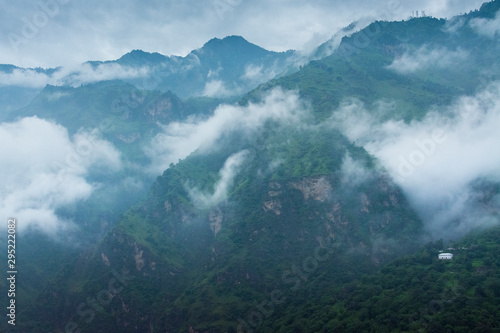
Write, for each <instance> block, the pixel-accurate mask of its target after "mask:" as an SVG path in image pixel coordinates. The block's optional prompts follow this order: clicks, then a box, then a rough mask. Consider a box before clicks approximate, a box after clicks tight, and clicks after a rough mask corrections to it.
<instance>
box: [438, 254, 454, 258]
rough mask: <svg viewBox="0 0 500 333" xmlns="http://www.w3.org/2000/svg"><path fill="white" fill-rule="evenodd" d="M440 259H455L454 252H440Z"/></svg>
mask: <svg viewBox="0 0 500 333" xmlns="http://www.w3.org/2000/svg"><path fill="white" fill-rule="evenodd" d="M439 259H441V260H443V259H444V260H451V259H453V253H440V254H439Z"/></svg>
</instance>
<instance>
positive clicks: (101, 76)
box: [0, 63, 149, 88]
mask: <svg viewBox="0 0 500 333" xmlns="http://www.w3.org/2000/svg"><path fill="white" fill-rule="evenodd" d="M148 73H149V69H147V68H132V67H127V66H121V65H118V64H113V63H108V64H99V65H97V66H91V65H90V64H82V65H79V66H75V67H71V68H64V67H59V68H57V69H56V70H55V72H53V73H50V74H48V73H45V72H41V71H37V70H35V69H23V68H16V69H14V70H13V71H12V73H3V72H0V87H1V86H21V87H30V88H43V87H45V85H47V84H51V85H69V86H73V87H78V86H80V85H82V84H86V83H92V82H98V81H104V80H119V79H133V78H141V77H144V78H145V77H146V76H147V75H148Z"/></svg>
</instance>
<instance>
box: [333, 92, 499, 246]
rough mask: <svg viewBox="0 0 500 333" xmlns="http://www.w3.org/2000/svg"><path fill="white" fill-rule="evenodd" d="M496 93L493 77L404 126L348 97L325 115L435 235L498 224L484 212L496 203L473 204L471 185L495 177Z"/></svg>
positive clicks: (476, 191) (478, 190) (477, 195)
mask: <svg viewBox="0 0 500 333" xmlns="http://www.w3.org/2000/svg"><path fill="white" fill-rule="evenodd" d="M499 96H500V84H499V83H493V84H491V85H490V86H489V87H488V88H487V89H485V90H484V91H482V92H480V93H478V94H476V95H475V96H464V97H462V98H459V99H457V100H456V102H455V103H454V104H453V105H451V106H449V107H446V108H443V109H439V110H438V109H436V110H433V111H430V112H429V113H428V115H427V116H426V117H425V118H424V119H423V120H421V121H412V122H411V123H409V124H408V123H404V122H403V121H395V120H390V121H382V120H381V119H382V118H381V117H382V116H383V110H376V112H369V111H367V110H366V109H365V108H364V106H363V104H362V103H359V102H351V103H349V104H348V105H345V106H344V107H343V109H342V110H341V111H340V112H338V113H336V114H334V116H333V118H332V120H333V123H334V124H335V125H334V126H336V127H338V128H339V129H341V130H342V131H343V132H344V133H345V134H346V135H347V136H348V137H349V139H350V140H352V141H354V142H356V143H357V144H358V145H361V146H363V147H364V148H365V149H366V150H367V151H368V152H369V153H371V154H373V155H374V156H376V157H377V158H378V160H379V161H380V162H381V163H382V164H383V166H384V167H385V168H386V169H387V170H388V172H389V173H390V174H391V175H392V177H393V179H394V180H395V181H396V183H398V184H399V185H400V186H401V187H402V189H403V190H404V191H405V192H406V194H407V195H408V198H409V199H410V201H411V203H412V204H413V206H414V207H415V208H416V209H417V211H418V212H419V213H420V215H421V217H422V218H423V220H424V222H425V223H426V227H427V229H428V230H429V231H430V232H432V233H433V234H434V235H435V236H437V237H449V236H450V235H452V234H453V232H456V233H458V234H463V233H464V232H466V231H468V230H470V229H472V228H473V227H476V226H484V225H489V224H491V223H498V215H497V216H496V217H495V215H492V214H491V213H489V211H490V210H491V209H493V210H495V209H498V207H496V208H495V207H493V208H492V207H489V208H488V209H483V208H484V207H483V208H481V206H482V205H479V204H478V200H481V198H482V197H483V196H484V195H485V192H484V186H483V187H482V186H477V183H478V182H480V183H481V182H483V183H485V184H491V183H493V184H494V183H498V182H500V154H498V142H500V131H498V124H500V98H499ZM380 107H381V108H388V107H390V106H389V105H382V104H381V106H380ZM496 202H497V203H498V200H497V201H496ZM491 203H495V200H491ZM447 228H450V229H449V230H447ZM455 235H457V234H455Z"/></svg>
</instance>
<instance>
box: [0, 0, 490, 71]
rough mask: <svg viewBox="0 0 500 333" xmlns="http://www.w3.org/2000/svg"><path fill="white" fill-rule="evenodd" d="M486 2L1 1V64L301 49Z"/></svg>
mask: <svg viewBox="0 0 500 333" xmlns="http://www.w3.org/2000/svg"><path fill="white" fill-rule="evenodd" d="M482 2H484V1H483V0H438V1H436V0H390V1H386V0H384V1H380V0H349V1H345V0H328V1H327V0H307V1H306V0H265V1H264V0H251V1H250V0H205V1H194V0H183V1H179V0H176V1H173V0H142V1H139V0H125V1H109V0H17V1H10V0H9V1H7V0H0V4H1V8H2V11H1V14H0V15H1V18H0V32H1V34H0V36H1V37H0V63H3V64H5V63H8V64H15V65H18V66H22V67H35V66H41V67H54V66H58V65H64V66H67V65H70V64H78V63H82V62H85V61H87V60H110V59H117V58H119V57H120V56H121V55H123V54H125V53H127V52H129V51H131V50H133V49H142V50H145V51H150V52H159V53H162V54H165V55H181V56H183V55H186V54H187V53H189V51H191V50H193V49H196V48H199V47H201V46H203V44H204V43H205V42H207V41H208V40H210V39H211V38H213V37H218V38H222V37H225V36H227V35H241V36H243V37H245V38H246V39H247V40H248V41H250V42H252V43H254V44H257V45H259V46H262V47H264V48H266V49H268V50H274V51H283V50H287V49H299V50H300V49H303V48H307V47H309V46H311V45H313V44H318V43H320V42H322V41H324V40H327V39H328V38H329V37H331V36H332V35H333V34H334V33H335V32H336V31H337V30H338V29H339V28H342V27H344V26H346V25H348V24H349V23H350V22H352V21H354V20H356V19H360V18H365V17H372V18H374V19H404V18H407V17H408V16H409V15H410V14H411V12H412V11H413V10H419V11H421V10H424V11H425V12H426V14H427V15H432V16H435V17H451V16H453V15H456V14H460V13H464V12H468V11H469V10H472V9H475V8H479V7H480V5H481V3H482Z"/></svg>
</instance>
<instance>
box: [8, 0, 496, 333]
mask: <svg viewBox="0 0 500 333" xmlns="http://www.w3.org/2000/svg"><path fill="white" fill-rule="evenodd" d="M499 6H500V1H493V2H490V3H486V4H484V5H483V6H482V7H481V8H480V9H479V10H477V11H473V12H471V13H468V14H465V15H460V16H457V17H454V18H451V19H449V20H445V19H436V18H432V17H416V18H411V19H408V20H405V21H399V22H385V21H376V22H373V23H371V24H369V25H367V26H366V27H365V28H363V29H362V30H360V31H357V32H354V30H355V28H353V27H350V28H349V29H347V30H346V31H344V32H345V33H346V36H345V37H343V38H342V39H341V41H340V42H339V44H338V47H334V49H332V50H327V49H328V47H330V46H331V45H333V44H332V41H330V42H328V43H330V44H328V45H327V44H325V45H323V46H320V47H319V49H318V52H317V53H316V54H315V56H318V55H320V54H329V55H328V56H326V57H324V58H320V59H317V60H314V61H311V62H309V63H307V64H304V65H300V67H299V68H298V70H297V71H296V72H293V70H291V71H290V72H286V75H278V76H277V74H279V73H282V72H283V70H284V69H286V68H295V67H294V66H292V67H289V65H290V61H291V60H292V59H294V58H293V57H294V56H295V54H294V52H286V53H274V52H268V51H266V50H264V49H262V48H260V47H258V46H255V45H252V44H250V43H248V42H246V41H245V40H244V39H243V38H241V37H235V36H233V37H227V38H224V39H222V40H220V39H213V40H211V41H209V42H207V43H206V44H205V45H204V46H203V47H202V48H200V49H198V50H195V51H193V52H191V53H190V54H189V55H187V56H186V57H165V56H162V55H160V54H157V53H147V52H143V51H138V50H136V51H133V52H131V53H128V54H127V55H125V56H123V57H122V58H120V59H118V60H116V61H111V62H89V63H86V65H85V66H89V67H90V68H91V69H92V71H93V73H97V72H99V71H101V72H103V71H104V69H105V68H107V69H108V70H111V72H113V71H114V69H117V68H118V69H123V68H128V69H127V71H126V72H125V74H126V75H122V76H121V77H120V79H121V81H116V80H107V79H106V80H99V82H96V83H91V84H86V85H81V86H80V85H78V86H77V87H74V86H72V85H62V86H54V85H48V86H46V87H45V88H44V89H43V91H42V92H41V93H40V94H39V95H38V96H36V97H35V98H34V99H33V100H32V102H31V103H30V104H29V105H27V106H26V107H23V108H21V109H18V110H15V111H13V112H11V113H10V114H9V116H8V117H9V118H8V119H9V121H10V122H11V123H9V124H11V125H10V126H11V127H9V126H6V127H5V129H3V130H4V131H6V132H8V133H13V132H14V131H15V133H25V132H26V133H31V134H32V135H34V136H35V138H37V137H38V136H37V133H38V132H43V133H50V137H49V138H50V140H46V141H47V142H48V143H47V144H50V145H51V146H53V147H55V148H58V149H59V150H63V151H64V149H66V148H67V149H69V151H75V152H76V155H75V154H73V155H64V154H63V155H61V156H60V155H57V154H55V153H54V156H52V155H51V154H48V155H49V156H47V157H46V158H47V159H50V160H51V161H52V160H56V161H59V160H60V161H61V163H62V165H63V166H64V165H70V167H67V166H66V167H63V168H59V169H58V168H57V167H56V170H55V171H54V170H52V169H51V170H49V169H44V163H40V162H39V160H34V161H36V162H37V163H35V162H33V165H34V167H32V168H29V169H26V170H24V169H23V170H21V171H20V175H19V177H26V178H27V179H28V180H30V179H31V178H30V177H35V176H39V175H43V176H44V177H59V178H62V182H60V183H61V185H57V186H56V185H54V193H56V194H58V193H63V194H64V195H61V197H69V196H71V197H72V198H74V199H73V200H70V201H69V203H68V202H64V201H62V200H61V201H58V200H57V199H58V198H59V196H58V195H52V196H49V195H44V196H43V197H36V198H38V200H39V201H40V202H41V203H43V205H42V204H40V207H35V208H36V209H35V211H36V212H37V213H39V214H40V215H42V214H41V213H44V214H45V215H43V216H55V217H56V218H55V220H56V222H51V223H46V221H49V219H46V220H43V222H44V223H41V222H40V221H38V222H36V221H34V222H33V226H34V228H35V229H36V228H39V229H41V230H39V232H41V233H43V234H46V233H47V230H49V231H50V230H51V229H50V227H51V226H52V227H53V229H57V230H61V232H60V233H59V234H57V236H58V237H55V239H56V241H54V242H51V240H50V237H54V236H53V235H51V234H50V232H48V233H47V234H48V235H49V236H50V237H46V238H44V239H43V240H42V241H41V243H42V244H47V246H46V250H45V251H47V253H50V254H54V255H55V256H56V257H57V254H55V253H57V250H60V249H64V248H65V246H67V243H72V242H75V243H78V244H85V246H82V247H81V248H78V247H74V246H73V247H71V249H72V251H68V252H67V253H64V255H62V256H61V257H59V258H61V260H60V261H59V262H58V263H57V262H55V263H53V264H52V267H53V269H54V271H56V274H55V275H54V274H52V273H53V272H50V274H51V275H49V273H48V272H46V271H44V270H43V268H42V267H41V265H40V264H38V265H36V264H33V262H35V261H36V260H38V258H39V257H40V253H43V250H40V249H39V248H38V247H33V248H31V249H30V250H29V251H28V250H25V251H27V252H30V251H31V252H30V258H33V259H32V260H31V262H30V263H29V264H31V265H32V268H31V269H32V270H35V269H37V270H38V271H37V274H39V276H40V277H41V279H40V282H35V281H31V282H30V285H31V288H32V291H33V294H31V295H28V293H26V294H25V295H22V296H21V298H22V299H24V300H26V301H25V303H24V304H25V305H26V306H25V307H24V309H23V312H22V316H23V317H25V318H29V320H26V321H24V322H22V323H20V325H22V327H21V329H23V330H25V331H29V332H37V331H39V332H46V331H56V332H66V331H78V330H81V331H82V332H86V331H91V332H109V331H119V332H137V331H140V332H142V331H144V332H147V331H168V332H186V331H188V332H275V331H279V332H291V331H297V332H303V331H306V332H309V331H325V332H327V331H333V330H341V331H352V332H358V331H360V330H367V329H371V327H376V328H377V329H378V330H381V331H384V330H388V329H394V328H397V329H398V330H402V331H403V330H404V331H417V330H419V329H421V328H424V329H426V328H429V330H431V328H432V330H437V331H450V332H451V331H464V332H465V331H472V330H476V331H488V330H490V331H494V330H495V329H496V328H498V327H497V326H495V325H497V324H496V323H495V320H494V319H495V318H498V285H499V284H500V281H499V280H498V274H497V272H496V270H497V263H496V262H497V260H495V256H496V254H497V252H498V246H497V245H498V241H497V240H496V238H495V237H496V236H497V234H498V230H497V229H498V227H497V226H498V219H499V217H500V174H499V172H498V170H500V158H499V157H498V156H499V155H498V148H497V146H498V141H499V140H500V137H499V134H498V124H500V99H499V98H498V96H500V84H499V83H498V82H497V81H498V75H499V74H500V72H499V67H498V65H499V63H498V57H497V54H498V51H499V50H498V48H499V46H498V37H499V31H500V30H499V29H498V27H499V25H498V17H499V16H498V15H499V14H498V9H499V8H500V7H499ZM330 51H331V52H330ZM330 53H331V54H330ZM292 65H293V64H292ZM111 72H109V73H111ZM42 74H43V73H42ZM106 75H107V74H106ZM106 75H104V76H106ZM68 77H71V76H68ZM144 78H145V79H146V81H144ZM251 78H253V79H255V80H254V81H252V80H253V79H252V80H251ZM71 80H73V82H77V81H78V80H79V77H78V75H74V76H73V77H72V79H71ZM250 81H252V82H253V83H252V84H250V83H248V82H250ZM264 81H265V83H262V82H264ZM257 82H258V83H257ZM260 83H262V84H260ZM259 84H260V85H259ZM251 88H255V89H253V90H251V91H249V92H247V91H248V90H249V89H251ZM228 92H230V93H228ZM200 95H201V96H219V97H221V98H219V99H217V98H210V97H199V96H200ZM231 95H242V97H241V98H240V97H235V98H229V97H228V98H226V99H222V96H226V97H227V96H231ZM192 96H198V97H192ZM187 97H190V98H187ZM12 124H15V125H12ZM9 131H10V132H9ZM20 137H22V136H20ZM40 141H41V140H40ZM89 142H90V143H91V144H90V147H91V149H85V147H88V146H89V144H88V143H89ZM40 144H42V143H40ZM55 148H54V150H57V149H55ZM23 156H24V155H23ZM68 156H69V157H68ZM25 158H26V159H28V158H29V155H28V154H26V157H25ZM40 160H41V158H40ZM30 161H31V160H30ZM44 161H45V160H44ZM70 162H71V163H70ZM65 163H66V164H65ZM58 165H59V167H60V164H56V166H58ZM61 170H62V171H64V172H63V173H62V174H61ZM159 174H160V176H157V175H159ZM47 175H48V176H47ZM156 176H157V177H156ZM154 177H156V179H154ZM47 183H50V182H49V181H47V182H45V183H44V184H43V185H44V186H45V184H47ZM31 184H35V185H36V184H38V183H37V182H35V181H34V180H33V181H32V183H31ZM150 184H152V185H151V186H150ZM63 185H65V186H63ZM38 188H39V187H37V186H30V187H29V190H30V191H32V192H36V191H35V190H38ZM40 188H43V189H45V188H44V187H41V186H40ZM68 189H75V190H74V191H69V190H68ZM30 191H24V192H23V193H18V192H16V193H15V194H16V195H15V196H12V198H24V197H23V195H26V194H25V192H30ZM41 192H42V193H47V190H45V192H44V191H41ZM50 193H51V192H50V191H49V194H50ZM32 195H33V196H34V194H32ZM28 198H29V199H32V196H29V197H28ZM46 198H50V200H49V199H46ZM12 201H13V202H14V200H12ZM19 201H20V203H18V205H19V206H18V207H19V210H20V211H21V208H22V209H24V210H26V209H28V208H30V209H32V207H26V206H25V204H23V202H25V201H28V200H19ZM47 210H48V211H49V212H47ZM50 213H51V214H52V215H50ZM50 221H52V220H50ZM68 221H72V222H73V223H74V225H75V228H74V229H69V231H68V232H66V231H65V230H64V228H62V226H66V225H67V223H68ZM47 224H49V225H48V226H47ZM495 226H496V228H494V227H495ZM492 227H493V228H492ZM43 228H47V230H45V231H44V229H43ZM471 233H472V234H471ZM464 235H467V236H466V237H465V238H462V237H464ZM65 237H66V238H65ZM440 239H441V240H440ZM61 240H62V241H61ZM84 241H85V242H84ZM429 241H432V242H430V243H429ZM55 244H57V245H55ZM88 244H91V245H93V246H90V247H89V246H88ZM447 247H449V248H450V251H455V249H456V252H454V253H455V254H456V256H457V260H456V261H453V262H450V263H449V264H448V263H444V262H441V261H438V259H437V254H438V253H439V251H442V250H445V249H446V248H447ZM461 249H463V251H464V252H459V251H461ZM76 253H78V255H77V254H76ZM26 269H27V268H26ZM34 276H37V275H36V274H34ZM33 279H34V278H33ZM28 281H29V279H28ZM3 283H5V282H3ZM0 285H1V284H0ZM33 286H36V287H33ZM450 290H451V291H452V292H455V293H454V294H453V295H449V293H450ZM457 293H458V294H457ZM30 297H31V298H30ZM434 300H438V301H440V302H441V303H440V304H441V305H440V309H439V311H432V312H433V313H432V314H430V315H426V314H425V313H423V312H422V311H421V309H422V308H425V307H426V306H428V304H429V302H432V301H434ZM464 306H465V307H466V309H467V311H465V310H464V308H463V307H464ZM455 312H456V313H460V314H461V318H459V319H460V320H459V323H458V324H456V323H457V322H456V318H454V316H453V315H452V314H453V313H455ZM415 313H416V314H415ZM470 314H472V315H470ZM479 323H482V324H479ZM424 325H425V326H424ZM481 325H482V326H481Z"/></svg>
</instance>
